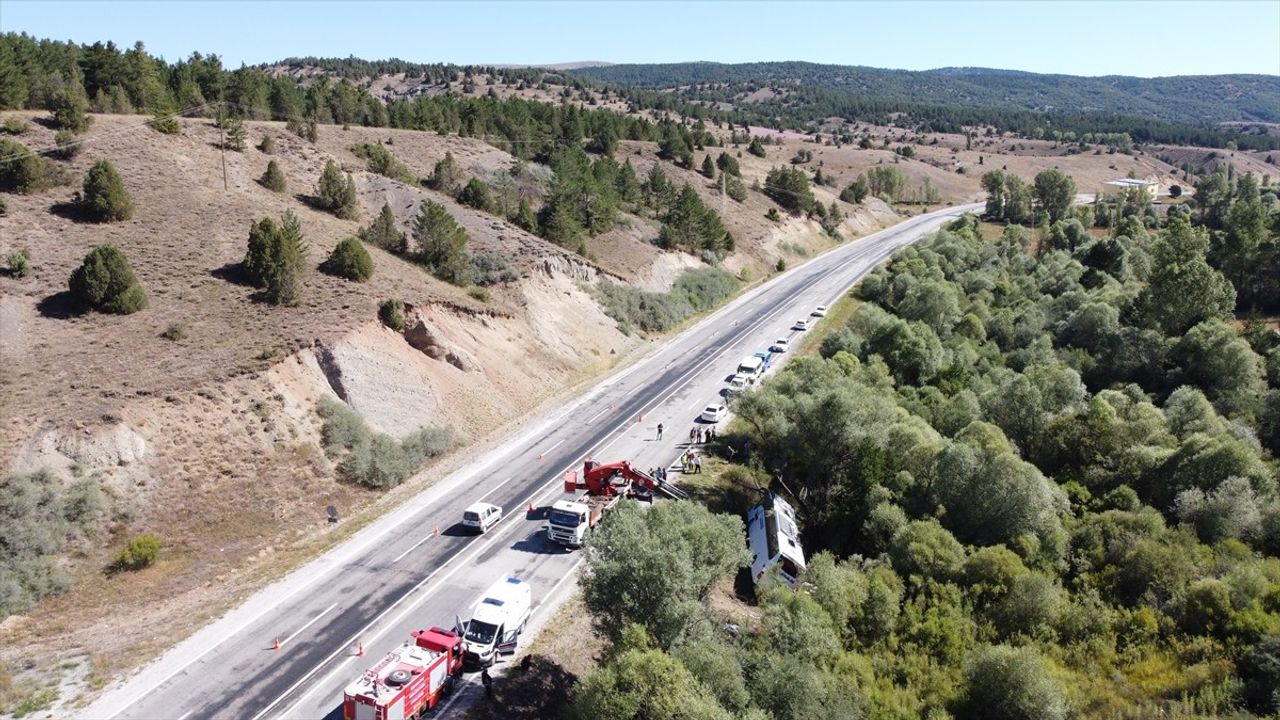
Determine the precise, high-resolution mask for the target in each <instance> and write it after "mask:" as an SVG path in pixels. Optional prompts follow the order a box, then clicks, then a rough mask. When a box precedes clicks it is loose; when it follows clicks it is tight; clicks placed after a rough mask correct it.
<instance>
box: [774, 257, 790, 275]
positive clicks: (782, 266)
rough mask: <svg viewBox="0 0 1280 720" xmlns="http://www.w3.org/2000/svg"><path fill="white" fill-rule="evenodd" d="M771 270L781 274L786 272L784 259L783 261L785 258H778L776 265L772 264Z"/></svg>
mask: <svg viewBox="0 0 1280 720" xmlns="http://www.w3.org/2000/svg"><path fill="white" fill-rule="evenodd" d="M773 269H774V270H777V271H778V272H783V271H784V270H786V269H787V261H786V259H785V258H778V262H776V263H774V264H773Z"/></svg>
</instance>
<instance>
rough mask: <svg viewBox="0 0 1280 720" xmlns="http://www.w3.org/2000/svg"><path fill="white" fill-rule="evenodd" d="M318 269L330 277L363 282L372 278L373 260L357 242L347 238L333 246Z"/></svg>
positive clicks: (352, 238)
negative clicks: (335, 276)
mask: <svg viewBox="0 0 1280 720" xmlns="http://www.w3.org/2000/svg"><path fill="white" fill-rule="evenodd" d="M320 269H321V270H324V271H325V272H327V273H329V274H330V275H337V276H338V277H342V278H346V279H348V280H354V281H356V282H364V281H365V280H368V279H369V278H371V277H373V258H371V257H369V251H368V250H365V249H364V245H362V244H361V243H360V241H359V240H357V239H356V238H354V237H349V238H347V239H345V240H343V241H342V242H340V243H338V244H337V245H336V246H334V248H333V252H331V253H329V257H328V258H327V259H326V260H325V261H324V264H323V265H321V267H320Z"/></svg>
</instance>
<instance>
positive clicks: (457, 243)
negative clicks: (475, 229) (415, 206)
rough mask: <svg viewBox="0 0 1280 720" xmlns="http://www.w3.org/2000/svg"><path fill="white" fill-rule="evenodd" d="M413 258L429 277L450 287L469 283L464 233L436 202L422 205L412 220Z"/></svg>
mask: <svg viewBox="0 0 1280 720" xmlns="http://www.w3.org/2000/svg"><path fill="white" fill-rule="evenodd" d="M413 240H414V247H413V250H412V254H413V259H414V260H415V261H417V262H419V263H421V264H422V265H424V266H426V268H427V271H428V272H430V273H431V274H432V275H435V276H436V277H438V278H440V279H441V280H444V281H445V282H448V283H453V284H454V285H466V284H467V283H468V282H470V281H471V258H470V256H469V255H468V254H467V240H468V238H467V231H466V230H465V229H464V228H462V227H461V226H460V225H458V223H457V221H456V220H454V219H453V216H452V215H450V214H449V211H448V210H446V209H445V207H444V206H443V205H441V204H440V203H437V202H432V201H430V200H427V201H426V202H424V203H422V208H421V209H420V210H419V211H418V216H417V217H416V218H415V219H414V221H413Z"/></svg>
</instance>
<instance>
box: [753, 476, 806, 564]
mask: <svg viewBox="0 0 1280 720" xmlns="http://www.w3.org/2000/svg"><path fill="white" fill-rule="evenodd" d="M747 545H748V547H749V548H750V549H751V579H752V580H754V581H755V582H756V583H757V584H758V583H760V582H762V581H763V580H764V579H765V578H766V577H767V576H768V575H769V574H770V572H771V571H773V570H774V569H775V568H776V569H777V573H778V577H779V578H781V579H782V581H783V582H785V583H786V584H787V585H788V586H789V587H791V588H795V586H796V582H797V580H798V579H799V577H800V572H801V571H802V570H804V549H803V548H801V547H800V528H799V526H797V525H796V511H795V510H793V509H792V507H791V505H790V504H789V503H788V502H787V501H786V500H783V499H782V498H781V497H779V496H777V495H775V494H773V493H770V494H769V497H767V498H765V501H764V502H762V503H760V504H759V505H757V506H755V507H753V508H751V510H750V511H749V512H748V513H747Z"/></svg>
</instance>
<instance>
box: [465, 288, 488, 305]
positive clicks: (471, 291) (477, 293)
mask: <svg viewBox="0 0 1280 720" xmlns="http://www.w3.org/2000/svg"><path fill="white" fill-rule="evenodd" d="M467 295H469V296H470V297H471V298H472V299H474V300H479V301H480V302H482V303H487V302H492V301H493V296H492V295H490V294H489V291H488V290H487V289H486V288H482V287H470V288H467Z"/></svg>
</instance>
